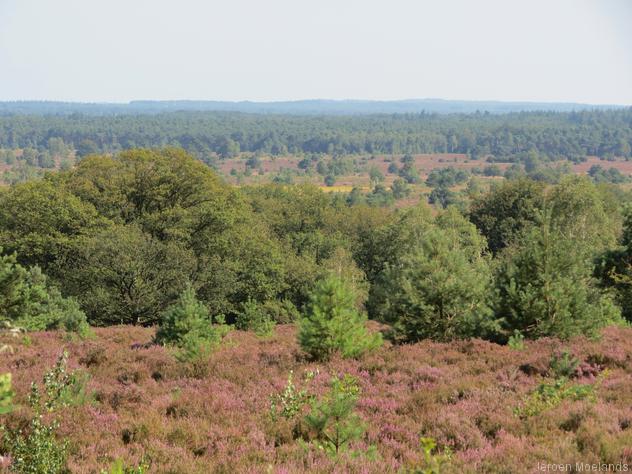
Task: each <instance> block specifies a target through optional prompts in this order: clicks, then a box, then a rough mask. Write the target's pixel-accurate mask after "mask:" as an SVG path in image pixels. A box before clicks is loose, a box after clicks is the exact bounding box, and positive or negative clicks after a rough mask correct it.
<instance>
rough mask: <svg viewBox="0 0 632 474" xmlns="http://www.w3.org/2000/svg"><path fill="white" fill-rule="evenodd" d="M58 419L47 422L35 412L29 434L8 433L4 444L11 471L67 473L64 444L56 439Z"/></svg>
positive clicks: (32, 473) (26, 473) (21, 472)
mask: <svg viewBox="0 0 632 474" xmlns="http://www.w3.org/2000/svg"><path fill="white" fill-rule="evenodd" d="M57 427H58V424H57V422H52V423H51V424H50V425H47V424H45V423H44V422H43V421H42V416H41V415H37V416H36V417H35V418H33V419H32V420H31V423H30V426H29V433H28V434H26V435H25V434H23V433H22V432H21V431H18V432H15V433H9V434H7V436H6V437H5V443H6V445H7V446H8V448H9V453H10V454H11V471H13V472H16V473H20V474H41V473H46V474H57V473H64V472H67V469H66V458H67V443H66V442H59V441H58V440H57V438H56V435H55V433H56V430H57Z"/></svg>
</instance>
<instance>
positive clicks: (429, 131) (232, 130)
mask: <svg viewBox="0 0 632 474" xmlns="http://www.w3.org/2000/svg"><path fill="white" fill-rule="evenodd" d="M631 130H632V110H630V109H620V110H602V111H599V110H595V111H586V110H585V111H578V112H566V113H556V112H520V113H511V114H505V115H495V114H487V113H485V114H483V113H476V114H451V115H438V114H426V113H420V114H393V115H386V114H384V115H368V116H296V115H294V116H289V115H273V114H267V115H256V114H243V113H231V112H172V113H161V114H156V115H116V116H90V115H82V114H72V115H8V116H0V148H13V149H16V148H31V149H34V150H48V149H49V140H50V139H56V140H59V139H61V140H62V143H65V144H72V145H73V146H74V148H75V149H76V150H77V153H78V155H79V156H85V155H88V154H92V153H97V152H117V151H120V150H123V149H129V148H134V147H160V146H167V145H169V146H180V147H183V148H184V149H186V150H188V151H189V152H192V153H196V154H199V155H201V156H203V157H207V158H208V157H209V156H210V154H211V153H214V154H218V155H220V156H223V157H228V156H233V155H235V154H236V153H238V152H240V151H242V152H243V151H248V152H262V153H270V154H274V155H281V154H287V153H294V154H296V153H329V154H335V153H345V154H354V153H395V154H398V153H467V154H469V155H471V156H472V157H474V158H476V157H480V156H486V155H493V156H495V157H497V158H499V159H503V160H507V159H509V160H511V161H527V160H528V153H529V152H533V151H535V152H536V156H537V154H538V153H539V155H540V156H541V157H544V158H545V159H549V160H550V159H557V158H560V157H564V158H567V159H571V160H573V161H577V160H581V159H582V158H583V157H585V156H586V155H596V156H601V157H606V156H619V157H626V158H630V157H631V156H632V155H631V154H632V132H631ZM56 146H58V145H56ZM44 161H46V160H45V159H44Z"/></svg>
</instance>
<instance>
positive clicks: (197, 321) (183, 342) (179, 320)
mask: <svg viewBox="0 0 632 474" xmlns="http://www.w3.org/2000/svg"><path fill="white" fill-rule="evenodd" d="M215 322H216V323H219V324H218V325H213V324H212V323H213V321H212V319H211V317H210V314H209V311H208V308H207V307H206V306H205V305H204V304H203V303H202V302H200V301H199V300H198V299H197V297H196V296H195V290H194V289H193V287H191V286H190V285H188V286H187V287H186V288H185V290H184V291H183V292H182V294H181V295H180V298H179V299H178V300H177V301H176V302H175V303H174V304H172V305H171V306H169V307H168V308H167V309H166V310H165V311H164V312H163V313H162V315H161V318H160V326H159V327H158V330H157V332H156V342H157V343H158V344H163V345H170V346H175V347H177V348H179V349H181V351H182V352H181V353H180V355H181V357H182V358H183V359H186V360H190V359H192V358H194V357H196V356H198V355H200V354H203V353H204V352H206V351H208V350H209V349H211V348H212V347H213V346H215V345H217V344H219V343H220V341H221V339H222V337H223V336H224V335H225V334H226V328H225V326H223V319H222V318H221V317H220V318H216V321H215Z"/></svg>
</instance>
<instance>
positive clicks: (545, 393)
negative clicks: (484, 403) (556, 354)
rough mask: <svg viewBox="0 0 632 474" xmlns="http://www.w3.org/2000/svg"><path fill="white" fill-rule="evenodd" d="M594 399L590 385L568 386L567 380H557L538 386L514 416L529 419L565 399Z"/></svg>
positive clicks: (515, 411) (516, 410) (592, 388)
mask: <svg viewBox="0 0 632 474" xmlns="http://www.w3.org/2000/svg"><path fill="white" fill-rule="evenodd" d="M594 398H595V395H594V387H593V386H592V385H581V384H569V383H568V381H567V379H565V378H559V379H557V380H555V381H554V382H552V383H543V384H540V385H539V386H538V388H537V389H536V390H534V391H533V392H532V393H531V394H530V395H529V396H528V397H527V399H526V400H525V402H524V403H523V405H522V406H520V407H518V408H516V409H515V410H514V414H515V415H516V416H518V417H520V418H529V417H531V416H537V415H539V414H540V413H542V412H543V411H544V410H547V409H549V408H553V407H556V406H557V405H559V404H560V403H562V401H563V400H566V399H569V400H586V399H587V400H593V401H594Z"/></svg>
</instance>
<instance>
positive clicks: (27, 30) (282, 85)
mask: <svg viewBox="0 0 632 474" xmlns="http://www.w3.org/2000/svg"><path fill="white" fill-rule="evenodd" d="M631 25H632V0H0V100H64V101H83V102H127V101H129V100H136V99H156V100H166V99H199V100H254V101H274V100H299V99H372V100H393V99H411V98H443V99H461V100H511V101H538V102H581V103H590V104H624V105H632V26H631Z"/></svg>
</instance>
